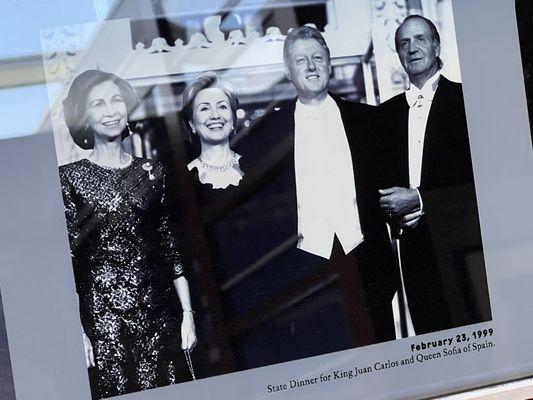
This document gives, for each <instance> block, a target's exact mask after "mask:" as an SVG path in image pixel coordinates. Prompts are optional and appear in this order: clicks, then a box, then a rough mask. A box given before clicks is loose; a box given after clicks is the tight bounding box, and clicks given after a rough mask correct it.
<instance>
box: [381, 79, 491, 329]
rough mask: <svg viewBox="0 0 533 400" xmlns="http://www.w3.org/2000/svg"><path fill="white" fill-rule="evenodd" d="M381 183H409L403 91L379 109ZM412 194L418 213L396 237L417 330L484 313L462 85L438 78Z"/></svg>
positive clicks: (487, 309) (487, 312) (483, 316)
mask: <svg viewBox="0 0 533 400" xmlns="http://www.w3.org/2000/svg"><path fill="white" fill-rule="evenodd" d="M378 114H379V122H380V132H379V135H380V139H381V141H380V147H381V148H382V151H381V159H382V161H381V163H382V164H383V166H384V167H385V169H384V171H383V173H382V174H381V176H380V177H378V179H380V180H381V186H383V187H391V186H402V187H409V158H408V157H409V155H408V150H409V149H408V124H409V121H408V117H409V106H408V103H407V100H406V97H405V94H400V95H398V96H396V97H394V98H392V99H390V100H389V101H387V102H385V103H383V104H382V105H381V106H380V108H379V111H378ZM419 192H420V195H421V197H422V202H423V209H424V212H425V214H424V215H423V216H422V218H421V220H420V223H419V224H418V225H417V226H416V227H415V228H414V229H406V230H405V231H404V232H403V233H402V235H401V236H400V253H401V262H402V270H403V275H404V283H405V287H406V292H407V299H408V302H409V308H410V312H411V317H412V319H413V324H414V327H415V331H416V333H417V334H421V333H427V332H432V331H436V330H441V329H447V328H452V327H456V326H461V325H466V324H471V323H476V322H481V321H486V320H489V319H490V318H491V313H490V304H489V297H488V289H487V281H486V277H485V264H484V258H483V250H482V244H481V233H480V227H479V217H478V209H477V202H476V191H475V186H474V177H473V171H472V160H471V156H470V145H469V140H468V131H467V122H466V115H465V108H464V100H463V91H462V86H461V85H460V84H458V83H454V82H451V81H449V80H448V79H446V78H445V77H443V76H441V78H440V80H439V84H438V87H437V90H436V93H435V97H434V99H433V102H432V105H431V110H430V113H429V117H428V122H427V126H426V132H425V139H424V148H423V158H422V174H421V182H420V187H419Z"/></svg>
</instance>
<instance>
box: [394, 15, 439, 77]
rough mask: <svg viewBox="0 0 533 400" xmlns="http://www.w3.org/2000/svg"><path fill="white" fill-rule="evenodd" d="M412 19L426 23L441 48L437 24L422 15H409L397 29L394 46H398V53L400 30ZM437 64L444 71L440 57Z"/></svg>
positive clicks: (397, 48)
mask: <svg viewBox="0 0 533 400" xmlns="http://www.w3.org/2000/svg"><path fill="white" fill-rule="evenodd" d="M412 19H419V20H422V21H424V22H425V23H426V24H427V26H428V27H429V30H430V31H431V36H432V37H433V40H434V41H436V42H437V43H438V44H439V46H440V35H439V31H438V29H437V27H436V26H435V24H434V23H433V21H431V20H430V19H428V18H426V17H423V16H422V15H418V14H413V15H409V16H408V17H407V18H405V19H404V20H403V22H402V23H401V24H400V26H398V28H397V29H396V32H395V34H394V45H395V46H396V51H398V50H399V49H400V41H399V40H398V32H399V31H400V28H401V27H402V26H403V24H405V23H406V22H407V21H410V20H412ZM437 62H438V64H439V69H442V67H443V65H444V63H443V62H442V60H441V58H440V57H437Z"/></svg>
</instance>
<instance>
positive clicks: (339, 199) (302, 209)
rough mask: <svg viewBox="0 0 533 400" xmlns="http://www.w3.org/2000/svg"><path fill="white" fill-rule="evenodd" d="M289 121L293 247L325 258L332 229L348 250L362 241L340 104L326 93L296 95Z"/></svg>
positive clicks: (331, 239) (330, 248) (331, 244)
mask: <svg viewBox="0 0 533 400" xmlns="http://www.w3.org/2000/svg"><path fill="white" fill-rule="evenodd" d="M294 125H295V138H294V163H295V173H296V197H297V203H298V237H299V239H298V245H297V247H298V248H299V249H301V250H304V251H307V252H309V253H311V254H315V255H317V256H320V257H324V258H328V259H329V258H330V256H331V251H332V248H333V241H334V238H335V235H337V237H338V239H339V241H340V243H341V245H342V248H343V250H344V252H345V253H346V254H348V253H349V252H350V251H352V250H353V249H354V248H355V247H356V246H357V245H358V244H360V243H361V242H362V241H363V234H362V232H361V225H360V221H359V212H358V209H357V202H356V194H355V179H354V172H353V165H352V156H351V153H350V147H349V145H348V139H347V138H346V132H345V130H344V125H343V122H342V118H341V113H340V110H339V108H338V106H337V104H336V103H335V101H334V100H333V99H332V98H331V97H329V96H327V97H326V98H325V99H324V101H323V102H322V103H320V104H318V105H305V104H303V103H301V102H300V101H298V102H297V103H296V110H295V113H294Z"/></svg>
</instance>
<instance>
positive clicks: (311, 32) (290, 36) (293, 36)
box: [283, 25, 330, 65]
mask: <svg viewBox="0 0 533 400" xmlns="http://www.w3.org/2000/svg"><path fill="white" fill-rule="evenodd" d="M300 39H314V40H316V41H317V42H318V44H319V45H320V46H322V47H323V48H324V49H325V50H326V53H327V55H328V58H329V57H330V52H329V47H328V45H327V43H326V40H325V39H324V36H322V34H321V33H320V31H319V30H318V29H316V28H313V27H312V26H309V25H303V26H300V27H299V28H294V29H291V30H290V31H289V33H287V37H286V38H285V43H284V44H283V61H284V62H285V65H287V63H288V61H289V56H290V52H291V47H292V46H293V45H294V43H295V42H296V41H297V40H300Z"/></svg>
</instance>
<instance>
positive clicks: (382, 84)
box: [371, 0, 409, 102]
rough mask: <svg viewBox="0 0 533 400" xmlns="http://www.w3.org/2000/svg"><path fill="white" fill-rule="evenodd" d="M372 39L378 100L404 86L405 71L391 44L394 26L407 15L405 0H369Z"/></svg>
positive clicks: (393, 93)
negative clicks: (370, 5)
mask: <svg viewBox="0 0 533 400" xmlns="http://www.w3.org/2000/svg"><path fill="white" fill-rule="evenodd" d="M371 2H372V41H373V43H374V55H375V58H376V70H377V78H378V87H379V96H380V102H384V101H386V100H388V99H390V98H391V97H393V96H395V95H396V94H398V93H401V92H403V91H404V90H405V88H406V87H407V78H406V74H405V72H404V70H403V68H402V66H401V64H400V61H399V60H398V55H397V54H396V48H395V45H394V34H395V33H396V29H397V28H398V26H399V25H400V24H401V23H402V21H403V20H404V19H405V17H407V15H408V11H409V9H408V4H407V1H406V0H371Z"/></svg>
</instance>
